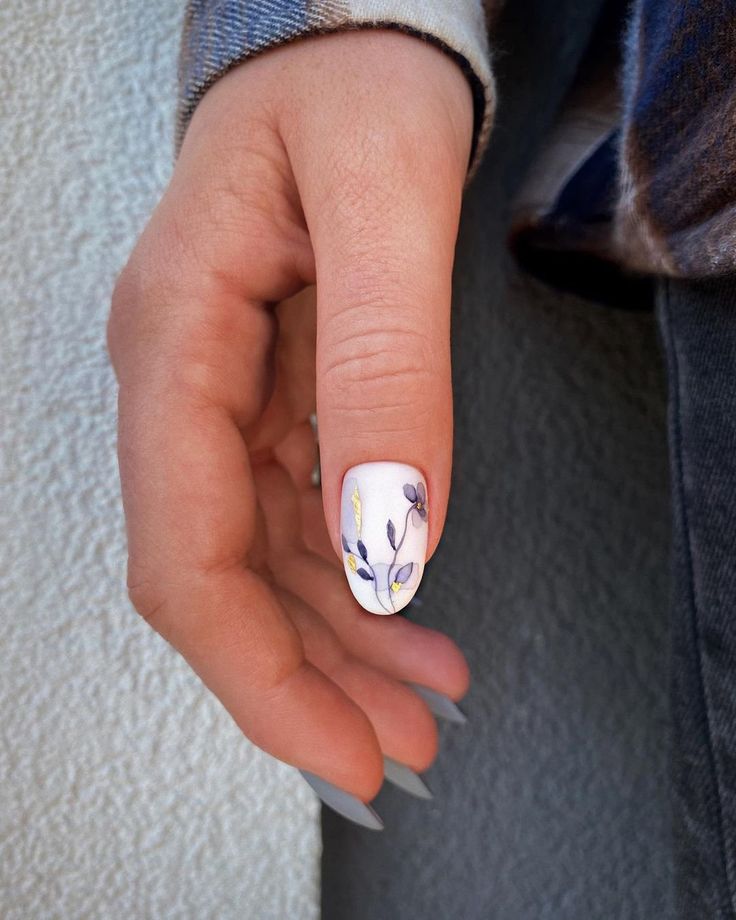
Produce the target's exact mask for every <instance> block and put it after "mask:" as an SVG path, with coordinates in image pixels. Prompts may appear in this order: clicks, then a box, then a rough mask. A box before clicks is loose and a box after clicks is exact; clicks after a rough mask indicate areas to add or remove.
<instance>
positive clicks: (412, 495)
mask: <svg viewBox="0 0 736 920" xmlns="http://www.w3.org/2000/svg"><path fill="white" fill-rule="evenodd" d="M404 495H405V496H406V497H407V499H408V500H409V501H410V502H415V501H416V500H417V490H416V489H415V488H414V486H413V485H412V484H411V483H409V482H407V484H406V485H405V486H404Z"/></svg>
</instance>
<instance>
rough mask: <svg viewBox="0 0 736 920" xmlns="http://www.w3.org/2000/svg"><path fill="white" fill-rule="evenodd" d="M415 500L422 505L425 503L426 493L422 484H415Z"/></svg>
mask: <svg viewBox="0 0 736 920" xmlns="http://www.w3.org/2000/svg"><path fill="white" fill-rule="evenodd" d="M417 498H418V499H419V501H420V502H421V503H422V504H424V503H425V502H426V501H427V492H426V490H425V488H424V483H423V482H418V483H417Z"/></svg>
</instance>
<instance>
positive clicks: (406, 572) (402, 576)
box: [394, 562, 414, 585]
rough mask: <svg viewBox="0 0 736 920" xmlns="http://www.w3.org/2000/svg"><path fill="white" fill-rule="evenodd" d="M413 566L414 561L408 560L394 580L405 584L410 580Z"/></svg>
mask: <svg viewBox="0 0 736 920" xmlns="http://www.w3.org/2000/svg"><path fill="white" fill-rule="evenodd" d="M413 568H414V563H413V562H407V563H406V565H402V566H401V568H400V569H399V571H398V572H397V573H396V574H395V575H394V581H397V582H398V583H399V584H400V585H403V584H405V583H406V582H407V581H409V578H410V576H411V570H412V569H413Z"/></svg>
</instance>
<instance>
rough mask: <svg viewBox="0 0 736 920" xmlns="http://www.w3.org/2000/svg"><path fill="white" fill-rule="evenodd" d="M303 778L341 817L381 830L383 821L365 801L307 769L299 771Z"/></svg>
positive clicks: (369, 828) (373, 829)
mask: <svg viewBox="0 0 736 920" xmlns="http://www.w3.org/2000/svg"><path fill="white" fill-rule="evenodd" d="M299 772H300V773H301V775H302V776H303V777H304V779H305V780H306V781H307V782H308V783H309V785H310V786H311V787H312V789H313V790H314V791H315V792H316V793H317V795H318V796H319V798H320V799H321V801H322V802H324V804H325V805H327V806H328V807H329V808H331V809H332V810H333V811H336V812H337V813H338V814H339V815H342V816H343V818H347V819H348V821H352V822H353V823H354V824H360V826H361V827H367V828H368V830H371V831H382V830H383V821H382V820H381V818H380V816H379V815H378V814H376V812H375V811H374V810H373V809H372V808H371V806H370V805H366V803H365V802H361V801H360V799H358V798H356V797H355V796H354V795H351V794H350V793H349V792H345V790H344V789H338V787H337V786H333V785H332V783H328V782H327V780H326V779H322V777H321V776H315V774H314V773H309V772H308V771H307V770H300V771H299Z"/></svg>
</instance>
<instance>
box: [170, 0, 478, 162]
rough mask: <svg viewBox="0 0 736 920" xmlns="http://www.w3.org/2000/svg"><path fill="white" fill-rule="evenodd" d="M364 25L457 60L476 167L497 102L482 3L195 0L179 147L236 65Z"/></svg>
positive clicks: (185, 44)
mask: <svg viewBox="0 0 736 920" xmlns="http://www.w3.org/2000/svg"><path fill="white" fill-rule="evenodd" d="M487 6H488V2H487V0H486V3H485V7H486V8H487ZM362 28H394V29H398V30H400V31H403V32H407V33H409V34H411V35H414V36H417V37H418V38H421V39H424V40H425V41H428V42H431V43H432V44H434V45H436V46H438V47H439V48H441V49H442V50H443V51H445V52H446V53H447V54H449V55H451V56H452V57H453V58H454V59H455V60H456V61H457V63H458V64H459V65H460V67H461V68H462V69H463V71H464V73H465V75H466V77H467V78H468V81H469V83H470V87H471V90H472V93H473V101H474V111H475V125H474V139H473V154H472V158H471V162H472V165H473V166H474V165H475V164H476V163H477V161H478V159H479V157H480V155H481V153H482V151H483V149H484V147H485V143H486V140H487V136H488V133H489V131H490V125H491V119H492V115H493V110H494V105H495V89H494V84H493V77H492V73H491V67H490V60H489V51H488V39H487V32H486V22H485V11H484V3H483V0H452V2H451V3H447V2H443V0H189V3H188V5H187V12H186V17H185V22H184V35H183V40H182V46H181V56H180V62H179V105H178V113H177V126H176V147H177V150H178V149H179V146H180V144H181V141H182V139H183V137H184V132H185V131H186V128H187V125H188V124H189V120H190V118H191V116H192V113H193V112H194V110H195V108H196V106H197V103H198V102H199V100H200V99H201V98H202V96H203V95H204V94H205V92H206V91H207V89H208V88H209V87H210V86H211V85H212V84H213V83H214V82H215V81H216V80H217V79H218V78H219V77H221V76H222V75H223V74H225V73H227V71H228V70H230V68H232V67H234V66H235V65H236V64H239V63H241V62H243V61H246V60H247V59H248V58H251V57H253V56H254V55H256V54H258V53H259V52H261V51H264V50H266V49H267V48H273V47H276V46H277V45H282V44H284V43H286V42H290V41H293V40H295V39H298V38H301V37H304V36H308V35H319V34H325V33H329V32H337V31H344V30H347V29H362Z"/></svg>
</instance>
